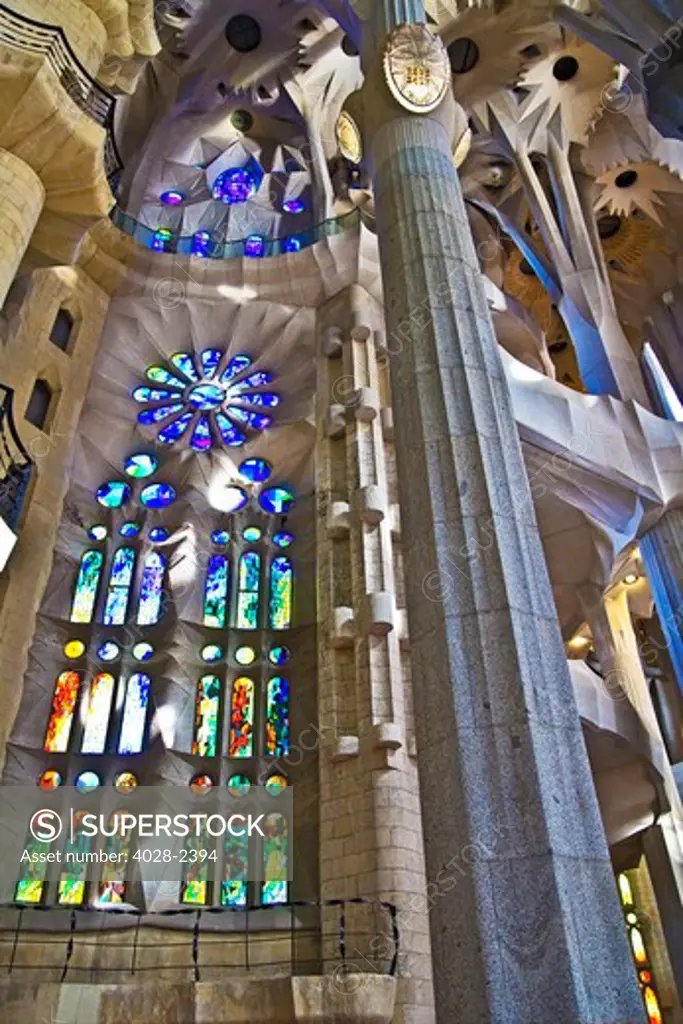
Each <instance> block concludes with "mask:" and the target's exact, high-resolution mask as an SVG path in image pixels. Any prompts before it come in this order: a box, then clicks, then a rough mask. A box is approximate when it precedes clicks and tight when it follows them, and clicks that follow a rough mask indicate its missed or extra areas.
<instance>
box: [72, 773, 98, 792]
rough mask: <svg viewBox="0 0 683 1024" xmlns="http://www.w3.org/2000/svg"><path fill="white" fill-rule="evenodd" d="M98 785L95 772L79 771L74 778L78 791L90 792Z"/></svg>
mask: <svg viewBox="0 0 683 1024" xmlns="http://www.w3.org/2000/svg"><path fill="white" fill-rule="evenodd" d="M100 785H101V782H100V777H99V775H97V774H96V773H95V772H81V774H80V775H79V776H77V778H76V789H77V790H78V792H79V793H92V792H94V790H96V789H98V788H99V787H100Z"/></svg>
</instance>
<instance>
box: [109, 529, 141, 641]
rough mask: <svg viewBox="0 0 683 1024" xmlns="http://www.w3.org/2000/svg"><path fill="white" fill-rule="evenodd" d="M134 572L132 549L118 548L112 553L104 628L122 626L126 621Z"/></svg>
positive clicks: (133, 553) (133, 552)
mask: <svg viewBox="0 0 683 1024" xmlns="http://www.w3.org/2000/svg"><path fill="white" fill-rule="evenodd" d="M134 570H135V551H134V550H133V548H119V549H118V551H116V552H114V561H113V563H112V567H111V572H110V574H109V589H108V590H107V603H106V605H105V608H104V624H105V626H122V625H123V624H124V622H125V621H126V614H127V612H128V599H129V597H130V588H131V583H132V582H133V572H134Z"/></svg>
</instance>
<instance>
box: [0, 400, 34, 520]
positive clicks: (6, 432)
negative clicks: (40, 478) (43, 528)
mask: <svg viewBox="0 0 683 1024" xmlns="http://www.w3.org/2000/svg"><path fill="white" fill-rule="evenodd" d="M13 409H14V391H13V389H12V388H8V387H6V386H5V385H4V384H0V474H1V476H0V516H2V518H3V519H4V521H5V522H6V523H7V525H8V526H9V528H10V529H11V530H14V532H15V533H16V530H17V527H18V525H19V520H20V519H21V513H22V510H23V507H24V499H25V497H26V492H27V490H28V486H29V483H30V482H31V476H32V473H33V468H34V463H33V459H32V458H31V456H30V455H29V453H28V452H27V451H26V449H25V448H24V446H23V444H22V442H21V438H20V437H19V434H18V431H17V428H16V424H15V422H14V411H13Z"/></svg>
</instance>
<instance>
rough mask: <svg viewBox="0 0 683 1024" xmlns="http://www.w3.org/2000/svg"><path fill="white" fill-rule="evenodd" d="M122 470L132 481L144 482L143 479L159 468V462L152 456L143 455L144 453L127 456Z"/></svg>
mask: <svg viewBox="0 0 683 1024" xmlns="http://www.w3.org/2000/svg"><path fill="white" fill-rule="evenodd" d="M123 468H124V469H125V471H126V473H127V474H128V476H132V477H133V479H135V480H144V478H145V477H147V476H151V475H152V473H156V471H157V469H158V468H159V460H158V459H157V458H156V456H154V455H145V454H144V453H140V454H138V455H129V456H128V458H127V459H126V461H125V463H124V467H123Z"/></svg>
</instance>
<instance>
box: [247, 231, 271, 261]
mask: <svg viewBox="0 0 683 1024" xmlns="http://www.w3.org/2000/svg"><path fill="white" fill-rule="evenodd" d="M265 251H266V240H265V238H263V236H262V235H249V237H248V238H247V239H246V241H245V243H244V255H245V256H250V257H251V258H252V259H259V257H260V256H263V254H264V252H265Z"/></svg>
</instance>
